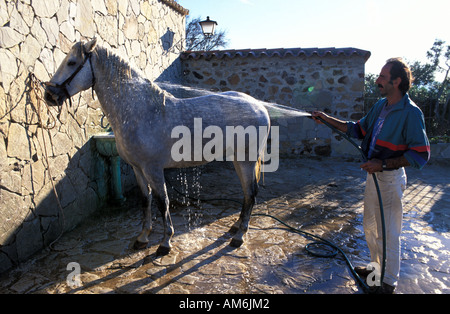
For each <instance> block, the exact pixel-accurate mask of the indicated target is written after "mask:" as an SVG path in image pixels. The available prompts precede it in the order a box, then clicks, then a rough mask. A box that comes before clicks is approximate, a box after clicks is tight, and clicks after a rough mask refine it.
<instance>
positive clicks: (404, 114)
mask: <svg viewBox="0 0 450 314" xmlns="http://www.w3.org/2000/svg"><path fill="white" fill-rule="evenodd" d="M386 102H387V100H386V98H383V99H380V100H379V101H378V102H377V103H376V104H375V105H374V106H373V107H372V108H371V109H370V111H369V113H368V114H367V115H366V116H365V117H364V118H362V119H361V120H360V121H358V122H347V127H348V128H347V135H348V136H351V137H355V138H358V139H362V140H363V144H362V145H361V147H362V149H363V151H364V153H365V154H366V155H367V154H368V150H369V146H370V143H369V142H370V138H371V134H372V129H373V126H374V124H375V123H376V121H377V119H378V116H379V115H380V112H381V110H382V109H383V107H384V105H385V104H386ZM400 156H405V158H406V159H407V160H408V162H409V163H410V165H411V166H412V167H414V168H418V169H422V168H423V167H424V166H425V164H426V163H427V162H428V160H429V159H430V143H429V141H428V137H427V134H426V130H425V120H424V117H423V113H422V111H421V110H420V108H419V107H417V106H416V104H414V102H413V101H411V99H410V98H409V96H408V94H405V96H404V97H403V98H402V100H401V101H400V102H398V103H397V104H395V105H394V108H392V110H391V111H390V112H389V114H388V115H387V117H386V119H385V121H384V124H383V128H382V129H381V132H380V134H379V135H378V137H377V139H376V144H375V149H374V152H373V154H372V156H371V158H375V159H380V160H385V159H390V158H396V157H400Z"/></svg>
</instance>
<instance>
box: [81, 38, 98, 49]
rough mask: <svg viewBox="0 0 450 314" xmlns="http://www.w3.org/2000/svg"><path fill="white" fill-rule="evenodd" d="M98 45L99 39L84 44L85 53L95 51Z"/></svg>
mask: <svg viewBox="0 0 450 314" xmlns="http://www.w3.org/2000/svg"><path fill="white" fill-rule="evenodd" d="M96 45H97V37H94V38H93V39H92V40H91V41H89V42H87V43H85V44H84V51H86V53H90V52H92V51H93V50H94V48H95V46H96Z"/></svg>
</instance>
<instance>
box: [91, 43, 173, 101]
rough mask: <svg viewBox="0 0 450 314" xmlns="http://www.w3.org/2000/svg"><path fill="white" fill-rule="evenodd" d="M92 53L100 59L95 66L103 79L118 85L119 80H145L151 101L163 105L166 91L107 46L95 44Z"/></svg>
mask: <svg viewBox="0 0 450 314" xmlns="http://www.w3.org/2000/svg"><path fill="white" fill-rule="evenodd" d="M93 53H95V54H96V56H97V59H98V60H101V61H100V62H97V66H98V67H99V68H100V70H101V71H102V73H103V75H104V77H103V79H104V80H107V81H110V82H115V83H116V84H118V85H120V83H121V82H129V81H130V80H134V81H135V82H138V81H140V82H145V83H146V84H148V88H149V90H150V91H151V92H152V95H153V98H154V99H153V101H156V102H158V103H160V104H161V105H162V106H165V96H166V93H165V92H164V91H163V90H162V89H161V88H160V87H159V86H158V85H156V84H154V83H153V82H151V81H150V80H148V79H146V78H145V77H144V76H143V75H142V74H141V73H140V71H138V70H136V69H134V68H133V67H132V66H131V65H130V64H129V63H128V62H127V61H125V60H124V59H123V58H122V57H120V56H119V55H117V54H115V53H114V52H113V51H111V50H109V49H107V48H104V47H99V46H96V48H95V50H94V52H93ZM119 88H120V86H119Z"/></svg>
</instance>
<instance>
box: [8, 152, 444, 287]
mask: <svg viewBox="0 0 450 314" xmlns="http://www.w3.org/2000/svg"><path fill="white" fill-rule="evenodd" d="M448 170H449V168H448V167H446V166H444V167H443V166H439V165H429V166H427V167H426V168H425V169H424V170H423V171H416V170H413V169H408V170H407V173H408V179H409V183H408V189H407V191H406V193H405V215H404V233H403V235H402V241H403V242H402V273H401V280H400V284H399V287H398V288H397V291H396V292H397V293H449V292H450V284H449V273H450V266H449V263H448V260H449V256H450V244H449V243H450V232H449V229H450V219H449V215H448V208H449V205H450V204H449V202H450V198H449V191H450V183H449V182H448V179H447V178H446V176H445V173H448ZM168 177H169V178H170V181H171V182H172V184H173V185H174V186H175V187H176V188H177V189H179V190H182V191H183V192H184V193H186V194H188V195H189V196H191V197H200V198H208V199H212V198H220V199H222V200H215V201H210V202H199V201H193V200H190V199H187V198H186V197H184V196H181V195H179V194H178V193H176V192H174V191H173V190H172V189H169V190H170V198H171V200H172V202H171V214H172V220H173V224H174V228H175V235H174V238H173V249H172V251H171V253H170V254H169V255H167V256H163V257H160V256H156V255H155V253H156V249H157V247H158V244H159V241H160V240H161V239H162V226H161V218H160V217H157V218H156V221H155V222H154V227H153V234H152V235H151V240H150V243H149V246H148V247H147V248H146V249H144V250H141V251H135V250H133V249H132V245H133V241H134V239H135V237H136V236H137V235H138V233H139V231H140V226H141V218H142V208H141V203H140V200H139V198H138V197H137V195H136V193H134V192H135V191H134V192H133V193H131V194H129V195H128V200H127V202H126V203H125V204H124V205H123V206H111V207H109V208H105V209H102V210H101V211H99V213H98V214H97V215H96V216H93V217H92V218H91V219H90V220H89V221H86V222H85V223H84V224H83V225H81V226H79V227H78V228H76V229H75V230H73V231H71V232H69V233H67V234H65V235H64V236H63V237H62V238H61V239H60V240H59V242H58V243H57V244H56V245H55V247H54V250H50V249H47V250H44V251H43V252H41V253H39V254H38V255H36V256H35V257H34V258H33V259H32V260H30V261H29V262H26V263H24V264H22V265H19V266H18V267H16V268H14V269H12V270H11V271H9V272H8V273H6V274H4V275H3V276H2V277H0V293H7V294H8V293H10V294H23V293H43V294H61V293H77V294H103V293H123V294H137V293H159V294H198V293H214V294H236V293H239V294H260V293H263V294H286V293H288V294H291V293H308V294H322V293H326V294H335V293H340V294H342V293H344V294H354V293H362V290H361V288H360V287H359V286H358V285H357V284H356V282H355V280H354V278H353V277H352V275H351V274H350V271H349V270H348V268H347V266H346V263H345V261H344V260H343V258H342V257H339V256H338V257H336V258H318V257H314V256H311V255H309V254H308V253H307V252H306V251H305V246H306V245H307V244H308V243H310V242H311V241H312V240H311V239H308V238H307V237H305V236H302V235H299V234H296V233H292V232H289V231H288V230H286V228H285V227H284V226H282V225H281V224H280V223H278V222H276V221H275V220H273V219H270V218H267V217H259V216H258V217H252V219H251V224H250V230H249V232H248V234H247V236H246V242H245V243H244V245H243V246H242V247H241V248H238V249H233V248H231V247H230V246H229V245H228V244H229V242H230V239H231V235H230V234H229V233H228V230H229V228H230V227H231V226H232V224H233V223H234V221H235V220H236V219H237V218H238V215H239V211H240V206H239V204H237V203H235V202H231V201H227V200H223V199H233V200H240V199H241V197H242V192H241V188H240V184H239V181H238V179H237V176H236V174H235V171H234V169H233V167H232V165H230V164H223V163H222V164H218V163H213V164H209V165H207V166H204V167H202V168H196V169H183V170H181V171H179V170H177V171H170V172H169V173H168ZM262 180H263V182H260V192H259V195H258V199H257V205H256V206H255V208H254V213H264V214H270V215H273V216H275V217H277V218H279V219H282V220H283V221H285V222H287V223H288V224H290V225H292V226H294V227H296V228H301V229H302V230H305V231H308V232H310V233H312V234H315V235H318V236H321V237H324V238H326V239H328V240H331V241H333V242H335V243H336V244H338V245H339V246H340V247H341V249H343V250H344V251H345V252H346V253H347V255H348V256H349V258H350V260H351V261H352V262H353V264H355V265H366V264H367V263H368V262H369V255H368V254H369V253H368V249H367V247H366V244H365V240H364V233H363V229H362V195H363V191H364V183H365V174H364V173H363V172H362V171H360V170H359V167H358V163H357V162H342V161H336V160H332V159H324V160H312V159H286V160H282V161H281V164H280V169H279V170H278V171H277V172H275V173H266V174H265V175H264V178H263V179H262ZM73 262H75V263H78V265H80V270H81V275H80V280H81V285H80V287H75V288H73V287H70V286H69V283H70V281H69V282H68V281H67V279H68V278H69V279H70V278H72V277H70V275H71V273H72V271H73V269H72V268H69V269H68V264H69V263H73Z"/></svg>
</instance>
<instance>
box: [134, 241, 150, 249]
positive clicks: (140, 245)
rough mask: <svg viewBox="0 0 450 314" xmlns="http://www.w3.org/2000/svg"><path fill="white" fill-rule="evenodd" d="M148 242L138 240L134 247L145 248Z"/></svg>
mask: <svg viewBox="0 0 450 314" xmlns="http://www.w3.org/2000/svg"><path fill="white" fill-rule="evenodd" d="M147 244H148V243H147V242H141V241H138V240H136V241H134V245H133V248H134V249H135V250H143V249H145V248H146V247H147Z"/></svg>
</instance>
